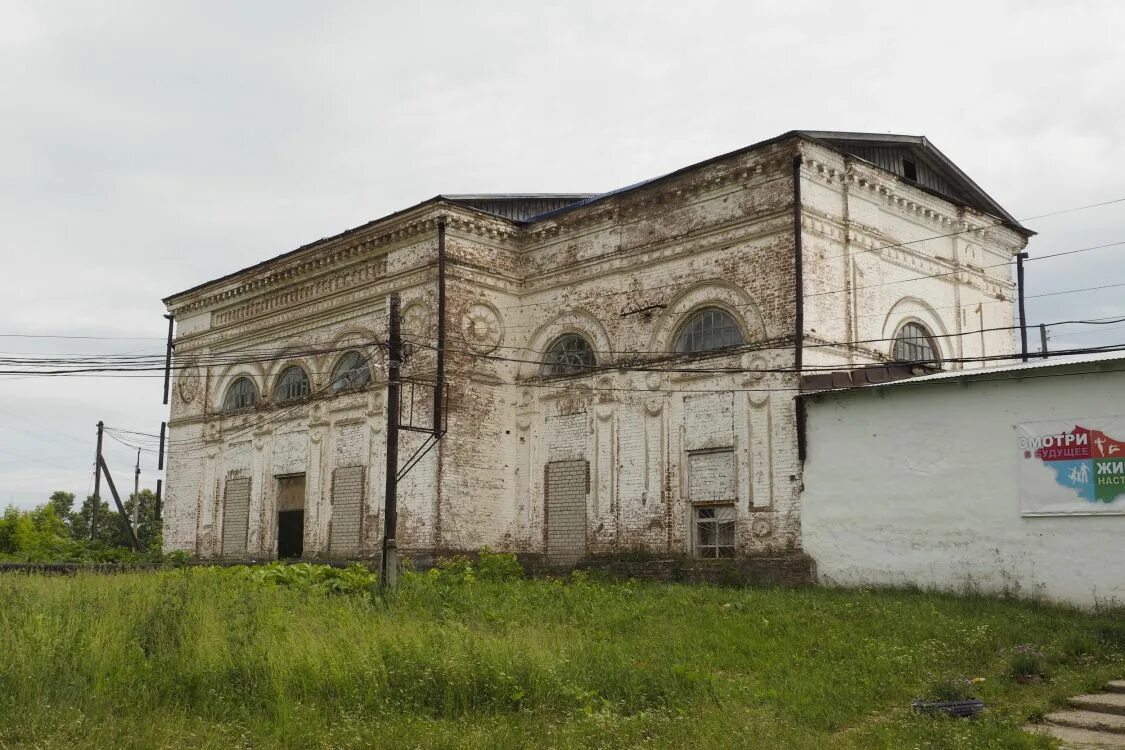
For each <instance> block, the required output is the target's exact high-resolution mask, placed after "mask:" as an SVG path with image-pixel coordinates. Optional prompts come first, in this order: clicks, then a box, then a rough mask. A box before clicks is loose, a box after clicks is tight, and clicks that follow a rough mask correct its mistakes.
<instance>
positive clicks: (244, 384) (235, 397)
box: [223, 377, 258, 411]
mask: <svg viewBox="0 0 1125 750" xmlns="http://www.w3.org/2000/svg"><path fill="white" fill-rule="evenodd" d="M257 403H258V387H257V386H255V385H254V381H253V380H251V379H250V378H247V377H241V378H238V379H237V380H235V381H234V382H233V383H231V384H230V387H228V388H227V394H226V396H225V397H224V398H223V411H239V410H241V409H249V408H251V407H253V406H256V405H257Z"/></svg>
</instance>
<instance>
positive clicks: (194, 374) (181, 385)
mask: <svg viewBox="0 0 1125 750" xmlns="http://www.w3.org/2000/svg"><path fill="white" fill-rule="evenodd" d="M176 389H177V390H178V391H179V392H180V400H181V401H183V402H184V403H185V404H190V403H191V402H192V401H194V400H195V397H196V396H197V395H198V394H199V368H198V367H196V366H195V363H192V364H189V365H188V366H187V367H185V368H183V369H182V370H180V376H179V377H178V378H176Z"/></svg>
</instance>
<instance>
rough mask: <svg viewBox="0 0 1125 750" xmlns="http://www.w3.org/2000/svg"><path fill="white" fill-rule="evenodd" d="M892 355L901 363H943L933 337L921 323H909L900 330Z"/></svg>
mask: <svg viewBox="0 0 1125 750" xmlns="http://www.w3.org/2000/svg"><path fill="white" fill-rule="evenodd" d="M892 354H893V356H894V358H895V359H897V360H899V361H900V362H926V363H929V364H934V365H937V364H940V363H941V360H940V358H939V357H938V353H937V346H935V345H934V339H933V336H932V335H930V332H929V331H928V330H927V329H926V327H925V326H924V325H922V324H921V323H907V324H906V325H904V326H903V327H902V328H900V329H898V334H897V335H896V336H895V343H894V351H893V352H892Z"/></svg>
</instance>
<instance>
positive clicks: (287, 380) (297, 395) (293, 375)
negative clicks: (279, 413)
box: [274, 365, 309, 404]
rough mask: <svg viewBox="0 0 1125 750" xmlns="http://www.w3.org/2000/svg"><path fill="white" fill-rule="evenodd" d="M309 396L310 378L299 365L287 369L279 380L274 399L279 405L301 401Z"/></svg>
mask: <svg viewBox="0 0 1125 750" xmlns="http://www.w3.org/2000/svg"><path fill="white" fill-rule="evenodd" d="M308 395H309V376H308V375H307V374H305V371H304V369H302V368H301V367H300V366H298V365H290V366H289V367H286V368H285V370H284V372H282V373H281V377H279V378H278V379H277V390H276V392H275V394H274V399H275V400H276V401H277V403H279V404H284V403H285V402H286V401H299V400H300V399H302V398H304V397H305V396H308Z"/></svg>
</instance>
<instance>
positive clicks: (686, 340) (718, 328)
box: [676, 307, 746, 354]
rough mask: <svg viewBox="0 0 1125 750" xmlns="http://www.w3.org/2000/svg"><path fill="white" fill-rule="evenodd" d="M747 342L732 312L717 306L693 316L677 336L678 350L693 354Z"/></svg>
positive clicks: (681, 352)
mask: <svg viewBox="0 0 1125 750" xmlns="http://www.w3.org/2000/svg"><path fill="white" fill-rule="evenodd" d="M745 343H746V338H745V337H744V336H743V335H742V328H741V327H740V326H739V325H738V321H736V320H735V319H734V318H733V317H732V316H731V314H730V313H728V312H726V311H724V310H720V309H719V308H717V307H707V308H704V309H702V310H700V311H699V312H697V313H695V314H694V315H692V316H691V318H690V319H689V320H688V321H687V322H686V323H684V325H683V326H682V327H681V328H680V334H679V335H678V336H676V352H677V353H678V354H691V353H693V352H706V351H710V350H712V349H722V348H724V347H727V346H741V345H742V344H745Z"/></svg>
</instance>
